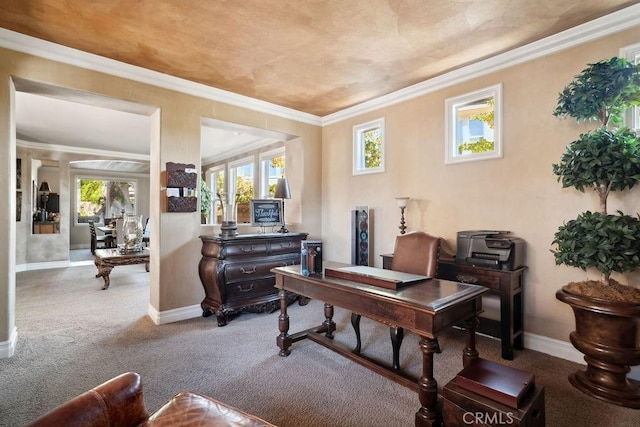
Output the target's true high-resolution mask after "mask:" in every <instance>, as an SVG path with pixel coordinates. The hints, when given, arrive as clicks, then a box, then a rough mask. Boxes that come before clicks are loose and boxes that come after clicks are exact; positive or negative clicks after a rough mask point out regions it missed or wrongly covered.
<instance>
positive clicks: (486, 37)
mask: <svg viewBox="0 0 640 427" xmlns="http://www.w3.org/2000/svg"><path fill="white" fill-rule="evenodd" d="M637 3H639V1H638V0H635V1H628V0H536V1H532V0H460V1H456V0H430V1H426V0H307V1H292V0H291V1H285V0H281V1H278V0H243V1H203V0H183V1H172V0H137V1H135V2H132V1H130V0H110V1H91V2H88V1H86V0H3V1H2V2H0V27H3V28H6V29H9V30H12V31H15V32H18V33H22V34H26V35H30V36H33V37H37V38H39V39H43V40H47V41H51V42H54V43H57V44H60V45H64V46H68V47H71V48H75V49H79V50H81V51H85V52H89V53H93V54H97V55H100V56H103V57H107V58H111V59H114V60H118V61H121V62H124V63H128V64H132V65H136V66H140V67H144V68H147V69H151V70H154V71H158V72H161V73H164V74H168V75H171V76H176V77H180V78H183V79H186V80H190V81H194V82H198V83H202V84H205V85H208V86H212V87H215V88H218V89H223V90H227V91H230V92H234V93H237V94H241V95H245V96H248V97H251V98H255V99H259V100H262V101H266V102H270V103H273V104H276V105H279V106H283V107H288V108H292V109H294V110H298V111H301V112H305V113H309V114H313V115H316V116H319V117H323V116H326V115H329V114H332V113H335V112H338V111H341V110H343V109H345V108H348V107H351V106H354V105H357V104H360V103H362V102H365V101H368V100H371V99H374V98H377V97H380V96H382V95H385V94H389V93H392V92H394V91H397V90H400V89H403V88H406V87H408V86H411V85H413V84H416V83H419V82H422V81H426V80H428V79H430V78H433V77H436V76H438V75H441V74H444V73H446V72H449V71H452V70H455V69H458V68H461V67H463V66H466V65H469V64H473V63H475V62H478V61H480V60H482V59H485V58H488V57H491V56H494V55H497V54H499V53H503V52H506V51H509V50H512V49H514V48H517V47H520V46H523V45H526V44H529V43H531V42H534V41H536V40H540V39H542V38H545V37H547V36H550V35H553V34H555V33H558V32H561V31H563V30H566V29H569V28H572V27H575V26H577V25H579V24H582V23H585V22H588V21H591V20H593V19H596V18H598V17H601V16H604V15H607V14H609V13H612V12H614V11H617V10H620V9H622V8H624V7H627V6H630V5H633V4H637ZM23 98H24V99H23ZM67 102H68V101H66V100H63V99H52V100H46V101H41V100H40V99H39V96H36V95H29V94H26V95H25V96H21V97H20V99H18V103H17V105H18V107H20V108H21V109H22V112H20V111H19V112H18V113H19V114H18V123H17V129H18V132H19V133H21V134H23V135H25V137H26V136H28V137H30V138H31V139H30V140H39V139H43V138H44V140H45V141H46V142H49V143H52V142H53V143H55V141H52V135H53V134H57V133H58V132H59V136H60V138H63V139H61V140H65V141H69V142H73V143H74V144H85V145H91V144H93V145H94V146H103V147H104V146H109V147H110V148H109V149H112V150H119V149H120V148H122V149H128V150H135V151H136V152H145V153H148V151H149V147H148V136H147V141H146V148H144V143H143V142H141V141H142V140H141V139H138V137H137V136H135V135H138V132H143V133H145V132H146V133H147V134H148V129H149V128H148V123H147V122H145V120H147V119H146V118H145V117H146V116H145V115H144V114H142V115H141V114H140V113H139V112H135V113H132V112H130V111H117V110H113V109H111V108H110V107H107V108H105V107H95V106H94V107H93V108H88V109H87V110H84V109H85V108H87V107H86V106H80V105H75V106H74V105H67V104H66V103H67ZM67 108H68V109H69V111H73V115H67V112H66V111H67ZM80 110H82V111H90V110H91V114H88V113H86V114H87V115H86V116H84V115H83V114H84V113H82V112H81V111H80ZM32 114H37V115H38V116H37V117H43V118H45V119H44V120H46V118H50V120H49V121H48V122H46V121H44V120H43V122H41V123H31V122H32V121H33V120H28V119H25V121H23V120H22V118H30V117H33V116H32ZM89 116H90V117H89ZM134 116H137V117H134ZM78 117H82V120H78ZM95 117H98V118H99V120H96V119H92V118H95ZM126 118H128V119H129V121H127V120H126ZM122 120H124V121H122ZM27 122H28V123H27ZM96 122H97V123H96ZM56 124H57V125H56ZM44 126H47V133H46V135H45V134H43V133H42V131H41V129H37V128H38V127H44ZM129 126H131V127H129ZM62 127H64V128H62ZM87 127H91V129H87ZM205 127H209V126H205ZM58 128H60V129H58ZM143 128H144V131H142V129H143ZM211 129H215V127H212V128H211ZM122 130H127V133H126V136H125V133H124V132H119V131H122ZM220 132H222V131H220ZM205 133H210V134H211V135H209V136H210V137H211V138H222V139H224V140H227V141H229V139H230V138H238V137H241V136H242V133H241V132H223V133H222V134H220V133H219V132H216V131H213V130H212V131H211V132H209V131H206V132H203V135H204V134H205ZM88 135H90V137H89V136H88ZM134 136H135V137H134ZM129 137H131V138H132V139H135V141H132V140H130V139H128V138H129ZM245 138H248V137H247V136H246V134H245ZM261 138H263V136H255V139H254V140H252V141H251V143H252V144H253V143H255V141H257V140H259V139H261ZM78 139H81V141H78ZM136 143H137V144H138V145H136ZM207 145H209V144H207ZM216 145H217V144H215V143H214V142H212V144H211V146H212V147H213V146H216ZM203 146H204V145H203ZM233 146H234V147H237V146H236V145H233ZM220 149H221V148H220ZM214 151H215V150H214ZM216 155H218V154H216V153H215V152H213V153H211V156H214V157H215V156H216Z"/></svg>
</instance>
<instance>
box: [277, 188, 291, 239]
mask: <svg viewBox="0 0 640 427" xmlns="http://www.w3.org/2000/svg"><path fill="white" fill-rule="evenodd" d="M274 197H275V198H276V199H282V228H280V230H278V233H288V232H289V230H287V227H285V224H286V221H285V217H284V199H290V198H291V190H290V189H289V181H287V178H278V182H277V183H276V191H275V194H274Z"/></svg>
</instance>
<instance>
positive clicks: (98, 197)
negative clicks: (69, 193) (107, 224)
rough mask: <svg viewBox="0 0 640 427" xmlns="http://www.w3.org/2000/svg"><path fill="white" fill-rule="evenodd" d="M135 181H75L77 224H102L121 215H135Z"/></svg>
mask: <svg viewBox="0 0 640 427" xmlns="http://www.w3.org/2000/svg"><path fill="white" fill-rule="evenodd" d="M136 189H137V182H136V181H135V180H129V181H119V180H118V181H116V180H106V179H100V178H80V177H78V178H77V179H76V207H77V212H76V215H77V220H76V223H77V224H86V223H88V222H89V221H94V222H96V223H101V222H104V218H114V217H116V216H118V215H119V214H121V213H123V212H124V213H131V214H135V213H136V197H137V194H136Z"/></svg>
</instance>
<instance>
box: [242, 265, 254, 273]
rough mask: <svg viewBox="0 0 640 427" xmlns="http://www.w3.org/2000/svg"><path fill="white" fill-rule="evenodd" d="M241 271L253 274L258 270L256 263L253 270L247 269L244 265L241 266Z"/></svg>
mask: <svg viewBox="0 0 640 427" xmlns="http://www.w3.org/2000/svg"><path fill="white" fill-rule="evenodd" d="M240 271H241V272H243V273H244V274H253V273H255V272H256V266H255V265H254V266H253V270H249V271H247V270H245V269H244V267H241V268H240Z"/></svg>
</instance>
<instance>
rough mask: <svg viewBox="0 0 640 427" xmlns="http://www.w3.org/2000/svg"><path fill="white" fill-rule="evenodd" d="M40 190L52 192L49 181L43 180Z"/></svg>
mask: <svg viewBox="0 0 640 427" xmlns="http://www.w3.org/2000/svg"><path fill="white" fill-rule="evenodd" d="M38 191H42V192H43V193H51V189H50V188H49V183H48V182H47V181H42V184H40V190H38Z"/></svg>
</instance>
